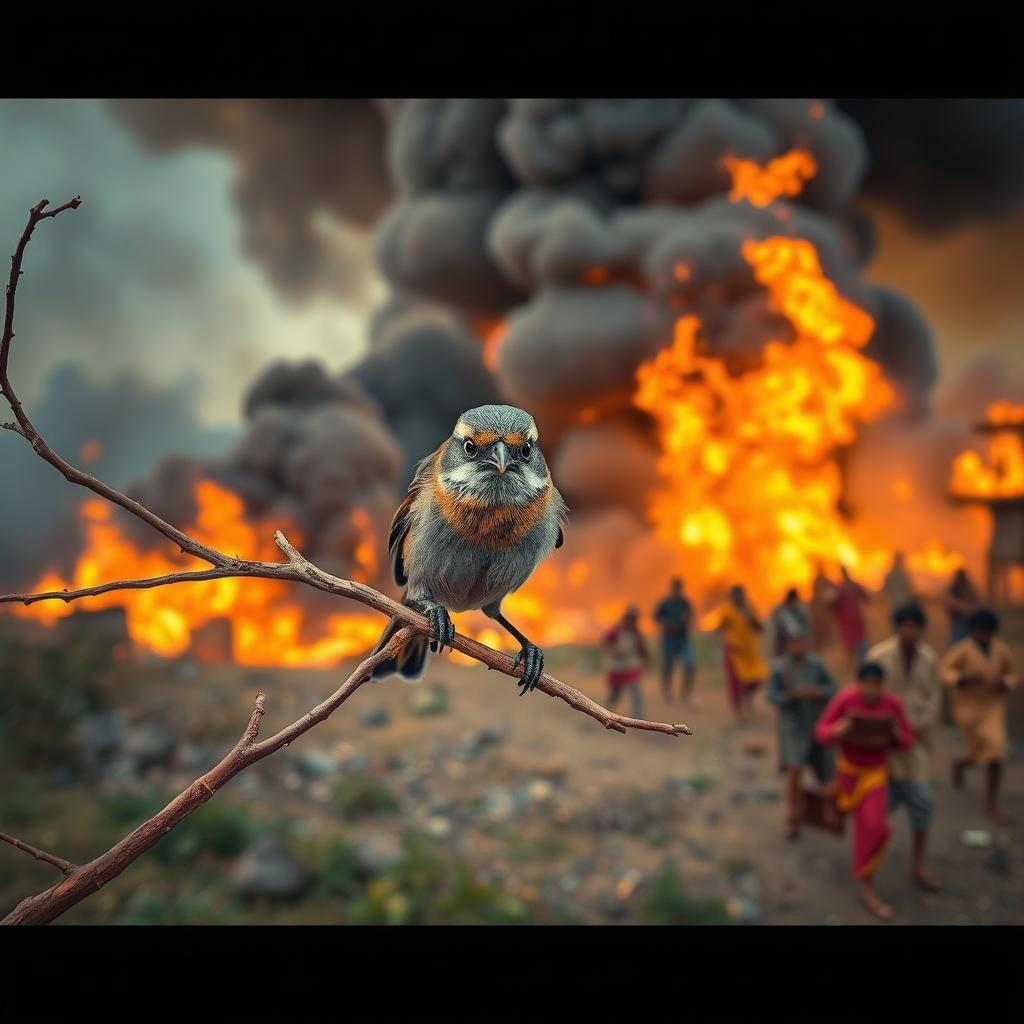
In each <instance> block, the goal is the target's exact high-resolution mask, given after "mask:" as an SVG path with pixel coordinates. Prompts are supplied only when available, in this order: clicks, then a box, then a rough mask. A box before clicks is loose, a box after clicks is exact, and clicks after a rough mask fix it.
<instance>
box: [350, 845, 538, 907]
mask: <svg viewBox="0 0 1024 1024" xmlns="http://www.w3.org/2000/svg"><path fill="white" fill-rule="evenodd" d="M526 917H527V907H526V906H525V904H523V903H522V902H521V901H520V900H517V899H515V898H513V897H510V896H508V895H506V894H505V893H503V892H501V891H500V890H499V889H498V888H497V887H495V886H493V885H489V884H487V883H484V882H481V881H479V880H478V879H477V878H476V875H475V874H474V872H473V869H472V867H471V866H470V865H469V864H467V863H466V862H465V861H462V860H460V859H458V858H446V857H442V856H441V855H440V854H439V853H438V851H437V850H436V849H435V848H434V847H432V846H431V845H430V844H428V843H427V842H425V841H424V840H422V839H420V838H419V837H414V838H413V839H411V840H410V841H409V842H408V843H407V844H406V847H405V852H404V854H403V856H402V859H401V860H400V861H399V862H398V864H397V865H396V866H395V868H394V869H393V870H392V871H389V872H388V873H387V874H385V875H383V876H382V877H380V878H378V879H376V880H375V881H374V882H372V883H370V885H369V886H368V887H367V889H366V892H365V894H364V895H363V896H362V898H360V899H358V900H356V901H355V902H354V903H353V905H352V907H351V920H352V921H353V922H354V923H358V924H515V923H519V922H522V921H524V920H525V919H526Z"/></svg>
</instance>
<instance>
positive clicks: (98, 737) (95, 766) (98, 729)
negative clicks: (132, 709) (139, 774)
mask: <svg viewBox="0 0 1024 1024" xmlns="http://www.w3.org/2000/svg"><path fill="white" fill-rule="evenodd" d="M127 731H128V720H127V717H126V716H125V714H124V713H123V712H121V711H99V712H96V713H95V714H91V715H83V716H82V718H80V719H79V720H78V721H77V722H76V723H75V726H74V729H73V730H72V734H71V736H72V741H73V742H74V744H75V749H76V750H77V752H78V760H79V763H80V764H81V766H82V771H83V772H85V773H86V774H88V775H93V776H96V775H100V774H104V773H105V769H106V768H107V767H108V765H109V762H110V758H111V757H112V756H113V755H114V754H116V753H117V752H118V751H119V750H120V749H121V748H122V747H123V746H124V741H125V735H126V733H127Z"/></svg>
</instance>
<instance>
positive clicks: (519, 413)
mask: <svg viewBox="0 0 1024 1024" xmlns="http://www.w3.org/2000/svg"><path fill="white" fill-rule="evenodd" d="M439 470H440V476H441V483H442V485H443V486H444V487H445V489H446V490H449V491H451V492H453V493H455V494H458V495H459V496H460V497H471V498H474V499H476V500H478V501H482V502H485V503H487V504H525V503H526V502H528V501H530V500H531V499H533V498H535V497H536V496H537V495H538V494H540V493H542V492H543V491H545V490H546V489H547V488H548V487H549V486H550V484H551V477H550V475H549V473H548V467H547V463H545V461H544V456H543V455H542V454H541V450H540V441H539V438H538V436H537V425H536V424H535V423H534V422H533V417H532V416H531V415H530V414H529V413H528V412H523V410H522V409H517V408H515V407H514V406H511V405H481V406H479V407H478V408H476V409H470V410H469V411H468V412H464V413H463V414H462V415H461V416H460V417H459V419H458V422H457V423H456V424H455V429H454V431H453V432H452V436H451V437H450V438H449V440H448V444H447V446H446V448H445V450H444V452H443V453H442V456H441V461H440V466H439Z"/></svg>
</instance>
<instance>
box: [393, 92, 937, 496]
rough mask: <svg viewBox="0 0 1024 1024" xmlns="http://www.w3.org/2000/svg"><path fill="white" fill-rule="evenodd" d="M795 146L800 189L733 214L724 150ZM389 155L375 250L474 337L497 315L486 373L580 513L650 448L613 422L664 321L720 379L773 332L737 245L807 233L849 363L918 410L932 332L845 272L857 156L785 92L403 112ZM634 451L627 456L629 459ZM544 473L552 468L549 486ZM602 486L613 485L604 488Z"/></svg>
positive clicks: (927, 384) (626, 487)
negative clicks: (518, 409)
mask: <svg viewBox="0 0 1024 1024" xmlns="http://www.w3.org/2000/svg"><path fill="white" fill-rule="evenodd" d="M793 149H802V150H805V151H808V152H810V153H811V154H812V155H813V157H814V160H815V162H816V164H817V171H816V173H815V174H814V176H813V177H812V178H811V179H810V180H809V181H807V182H806V183H805V185H804V187H803V189H802V190H801V191H800V192H799V194H798V195H797V196H796V197H795V198H790V199H779V200H777V201H776V202H774V203H772V204H770V205H769V206H765V207H764V208H759V207H755V206H754V205H752V204H751V203H749V202H746V201H743V202H732V201H731V200H730V198H729V195H728V193H729V191H730V188H731V185H732V179H731V176H730V174H729V171H728V169H727V167H726V166H725V164H724V158H725V157H726V156H727V155H731V156H734V157H740V158H744V159H749V160H753V161H756V162H758V163H759V164H764V163H767V162H768V161H770V160H772V159H774V158H775V157H778V156H780V155H782V154H784V153H786V152H788V151H790V150H793ZM388 153H389V159H390V162H391V171H392V176H393V178H394V180H395V183H396V187H397V189H398V198H397V200H396V202H395V204H394V205H393V206H392V208H391V209H390V211H389V212H388V213H387V215H386V216H385V217H384V219H383V220H382V222H381V225H380V228H379V231H378V255H379V261H380V265H381V269H382V270H383V272H384V273H385V275H386V276H387V277H388V278H389V279H390V280H391V281H392V282H393V283H394V284H395V285H396V286H397V287H399V288H400V289H402V290H403V291H404V292H411V293H413V294H415V295H417V296H419V297H421V298H423V299H425V300H427V301H430V302H434V303H438V304H441V305H442V306H447V307H449V308H451V309H453V310H454V311H455V312H456V313H457V314H459V315H461V316H462V318H463V320H464V322H465V323H467V324H469V325H473V324H476V323H479V322H481V321H484V322H490V321H493V320H502V321H504V323H505V326H506V330H505V333H504V335H503V337H502V339H501V342H500V347H499V348H498V349H497V373H496V375H497V380H498V385H499V388H500V389H501V392H502V394H503V395H504V396H505V397H506V399H507V400H509V401H512V402H515V403H517V404H520V405H523V406H525V407H526V408H529V409H530V410H531V411H532V412H533V413H534V414H535V415H536V416H537V418H538V421H539V422H540V424H541V426H542V430H543V431H544V432H545V433H546V435H547V437H548V446H549V447H550V446H551V444H550V442H551V439H552V438H554V439H555V440H556V441H559V442H564V445H565V448H564V451H562V450H561V449H560V450H559V452H558V454H557V456H556V458H555V461H554V465H555V466H556V469H559V470H561V471H562V472H564V473H565V474H566V485H567V487H568V488H569V489H570V490H571V491H572V492H573V493H574V496H575V498H576V501H577V508H580V507H583V508H586V507H594V508H596V507H602V506H605V505H607V504H609V503H610V502H614V500H615V496H616V493H617V494H618V495H620V496H622V495H626V496H625V497H624V498H621V499H620V500H624V503H625V504H626V505H628V506H630V507H633V508H636V507H637V506H638V505H639V504H640V503H641V502H642V497H640V496H639V495H634V488H636V489H637V490H640V489H642V488H644V487H646V486H647V484H648V483H649V481H650V479H651V478H652V474H653V460H654V446H653V444H652V442H651V440H650V434H649V431H648V430H646V429H645V427H644V425H643V424H642V423H638V422H637V418H636V415H635V412H634V410H633V409H632V403H631V399H632V395H633V391H634V387H635V384H634V379H635V370H636V367H637V365H638V364H639V363H640V362H642V361H644V360H646V359H648V358H649V357H651V356H652V355H653V354H654V353H655V352H656V351H657V350H658V349H660V348H662V347H664V346H665V345H666V343H667V342H668V341H670V340H671V337H672V328H673V324H674V322H675V321H676V319H677V318H678V317H679V315H680V313H681V312H683V311H685V312H687V313H693V314H696V315H697V316H698V317H700V319H701V323H702V332H701V333H702V339H703V341H704V342H705V343H706V344H707V346H708V349H709V351H710V352H711V353H712V354H715V355H718V356H720V357H722V358H723V359H724V360H725V361H726V362H727V364H728V365H729V366H730V368H732V369H734V370H742V369H743V368H745V367H749V366H751V365H754V364H756V363H757V361H758V360H759V358H760V353H761V350H762V348H763V345H764V343H765V342H766V341H767V340H769V339H771V338H776V339H778V338H781V339H786V338H788V337H791V333H792V329H791V328H790V326H789V324H788V323H787V321H786V320H785V319H784V318H783V317H782V316H781V315H780V314H778V313H777V312H776V311H775V310H774V309H773V308H772V306H771V304H770V302H769V296H768V294H767V293H766V291H765V290H764V288H763V287H762V286H761V285H759V284H758V283H757V282H756V280H755V278H754V274H753V271H752V269H751V267H750V265H749V264H748V263H747V261H746V260H745V259H744V257H743V255H742V253H741V248H742V245H743V243H744V242H745V241H747V240H751V239H754V240H759V239H764V238H766V237H768V236H771V235H784V236H791V237H798V238H803V239H807V240H809V241H811V242H812V243H813V244H814V246H815V248H816V249H817V252H818V255H819V258H820V261H821V265H822V269H823V271H824V273H825V274H826V275H827V276H828V277H829V278H830V279H831V280H832V281H834V282H835V285H836V287H837V288H838V290H839V291H840V293H841V294H842V295H843V296H844V297H846V298H847V299H849V300H850V301H852V302H854V303H856V304H857V305H859V306H860V307H862V308H863V309H865V310H867V311H868V313H870V314H871V316H872V317H873V318H874V320H875V322H876V328H875V333H874V336H873V338H872V340H871V343H870V346H869V348H868V350H867V351H868V354H869V355H871V356H872V358H874V359H876V360H877V361H878V362H879V363H881V365H882V366H883V369H884V370H885V372H886V374H887V376H888V377H889V379H890V380H891V381H892V382H893V383H894V384H895V385H896V387H897V388H898V390H899V391H900V393H901V396H902V398H903V402H902V409H903V411H904V412H906V413H909V414H910V415H911V416H915V415H916V416H919V415H921V414H922V413H923V412H924V411H925V410H926V408H927V405H928V397H929V393H930V390H931V388H932V385H933V383H934V379H935V376H936V361H935V357H934V354H933V350H932V344H931V338H930V335H929V332H928V330H927V328H926V326H925V324H924V321H923V320H922V318H921V317H920V315H919V314H918V313H917V312H916V310H915V309H914V308H913V306H912V305H911V304H910V303H909V302H908V301H907V300H906V299H904V298H903V297H902V296H900V295H897V294H895V293H893V292H891V291H889V290H887V289H884V288H879V287H877V286H875V285H873V284H872V283H870V282H869V281H867V280H866V279H865V278H864V277H863V276H862V273H861V270H862V266H863V264H864V262H865V261H866V259H867V258H868V257H869V255H870V251H871V245H872V237H871V231H870V227H869V226H868V225H866V224H865V222H864V220H863V218H862V217H860V216H859V215H858V214H857V213H856V212H855V210H854V208H853V200H854V198H855V195H856V192H857V189H858V186H859V184H860V181H861V179H862V177H863V175H864V172H865V170H866V167H867V164H868V155H867V151H866V148H865V145H864V140H863V137H862V135H861V133H860V131H859V130H858V128H857V126H856V124H855V123H854V122H853V121H852V120H851V119H850V118H848V117H846V116H845V115H844V114H842V113H841V112H840V111H838V110H837V109H836V108H835V107H834V106H833V105H831V104H828V103H825V102H822V101H813V102H811V101H799V100H753V99H751V100H734V101H726V100H682V99H680V100H672V99H661V100H570V99H564V100H403V101H401V102H400V103H399V104H398V110H397V113H396V114H395V115H394V116H393V118H392V122H391V136H390V139H389V148H388ZM644 452H646V453H647V454H646V456H645V455H644V454H643V453H644ZM560 478H561V475H560ZM611 481H614V483H612V482H611Z"/></svg>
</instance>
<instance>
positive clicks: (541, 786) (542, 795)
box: [526, 779, 555, 803]
mask: <svg viewBox="0 0 1024 1024" xmlns="http://www.w3.org/2000/svg"><path fill="white" fill-rule="evenodd" d="M554 795H555V787H554V786H552V785H551V783H550V782H548V780H547V779H533V780H531V781H530V782H529V783H528V784H527V786H526V796H527V799H528V800H529V801H530V803H543V802H544V801H546V800H550V799H551V798H552V797H553V796H554Z"/></svg>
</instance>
